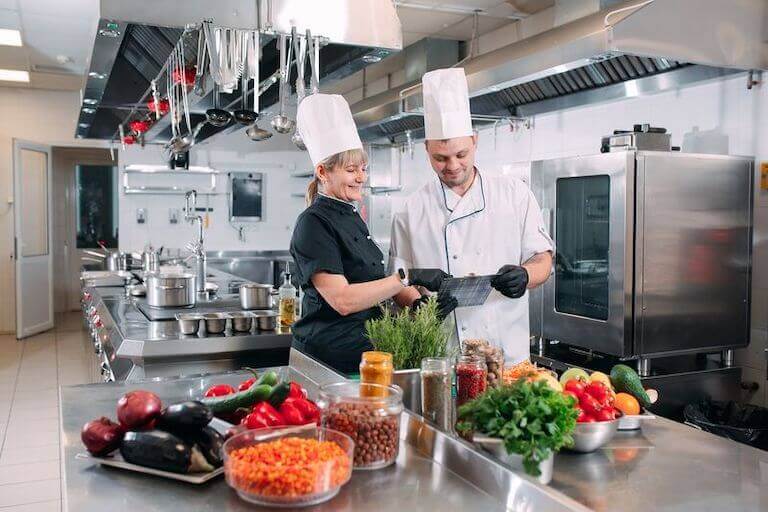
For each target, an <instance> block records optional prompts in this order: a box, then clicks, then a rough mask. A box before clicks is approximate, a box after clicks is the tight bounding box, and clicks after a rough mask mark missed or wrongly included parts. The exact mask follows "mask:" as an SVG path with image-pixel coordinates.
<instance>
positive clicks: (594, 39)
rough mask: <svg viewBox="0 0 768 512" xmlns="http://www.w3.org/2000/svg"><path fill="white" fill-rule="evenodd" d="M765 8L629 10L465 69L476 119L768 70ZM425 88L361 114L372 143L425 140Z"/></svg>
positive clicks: (656, 3) (756, 2) (664, 0)
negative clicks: (408, 134) (404, 137)
mask: <svg viewBox="0 0 768 512" xmlns="http://www.w3.org/2000/svg"><path fill="white" fill-rule="evenodd" d="M767 19H768V2H765V1H764V0H733V1H728V2H723V1H721V0H645V1H638V0H633V1H628V2H623V3H619V4H617V5H612V6H611V7H610V8H607V9H604V10H601V11H598V12H596V13H594V14H591V15H588V16H585V17H583V18H580V19H577V20H575V21H571V22H570V23H566V24H564V25H561V26H559V27H556V28H553V29H550V30H548V31H546V32H543V33H540V34H537V35H535V36H532V37H528V38H526V39H522V40H519V41H517V42H515V43H512V44H509V45H507V46H504V47H501V48H499V49H497V50H494V51H491V52H488V53H485V54H482V55H479V56H477V57H474V58H472V59H469V60H467V61H465V62H464V63H463V64H462V65H463V67H464V69H465V71H466V74H467V82H468V85H469V93H470V98H471V99H470V103H471V108H472V113H473V114H477V115H495V116H530V115H534V114H537V113H542V112H549V111H553V110H561V109H565V108H570V107H574V106H578V105H583V104H587V103H593V102H598V101H606V100H611V99H618V98H623V97H631V96H638V95H641V94H649V93H653V92H659V91H663V90H668V89H671V88H676V87H680V86H681V85H684V84H687V83H693V82H697V81H701V80H706V79H711V78H715V77H719V76H725V75H728V74H731V73H736V72H738V71H740V70H753V69H755V70H759V69H766V68H768V43H766V37H767V36H766V34H768V32H766V27H768V22H767V21H766V20H767ZM421 107H422V105H421V87H420V83H419V81H418V80H414V81H411V82H409V83H406V84H404V85H403V86H401V87H397V88H393V89H390V90H388V91H385V92H383V93H381V94H378V95H376V96H372V97H370V98H367V99H365V100H363V101H360V102H358V103H356V104H355V105H353V106H352V111H353V114H354V116H355V120H356V121H357V123H358V127H359V128H360V129H361V134H362V136H363V137H364V138H365V139H367V140H376V139H380V138H389V139H390V140H391V139H393V138H396V137H397V136H398V135H399V134H400V133H402V132H403V131H405V130H413V131H414V132H415V133H414V135H416V136H417V137H418V136H419V135H420V133H419V130H421V129H423V120H422V119H421V116H420V115H418V112H419V111H420V109H421Z"/></svg>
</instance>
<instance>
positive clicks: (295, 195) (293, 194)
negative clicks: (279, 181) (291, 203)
mask: <svg viewBox="0 0 768 512" xmlns="http://www.w3.org/2000/svg"><path fill="white" fill-rule="evenodd" d="M291 197H306V194H304V193H303V192H291Z"/></svg>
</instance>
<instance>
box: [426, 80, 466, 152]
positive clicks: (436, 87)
mask: <svg viewBox="0 0 768 512" xmlns="http://www.w3.org/2000/svg"><path fill="white" fill-rule="evenodd" d="M421 86H422V87H421V89H422V94H423V95H424V130H425V138H426V139H427V140H442V139H452V138H454V137H464V136H466V135H472V118H471V115H470V112H469V91H468V90H467V76H466V75H465V74H464V68H448V69H436V70H434V71H430V72H429V73H425V74H424V76H423V77H422V79H421Z"/></svg>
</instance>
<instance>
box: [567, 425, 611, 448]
mask: <svg viewBox="0 0 768 512" xmlns="http://www.w3.org/2000/svg"><path fill="white" fill-rule="evenodd" d="M618 426H619V420H617V419H616V420H613V421H596V422H594V423H577V424H576V430H574V432H573V440H574V443H573V447H571V448H569V449H570V450H572V451H574V452H580V453H589V452H593V451H595V450H597V449H598V448H601V447H603V446H605V445H606V444H608V442H609V441H610V440H611V439H613V436H614V435H616V429H617V428H618Z"/></svg>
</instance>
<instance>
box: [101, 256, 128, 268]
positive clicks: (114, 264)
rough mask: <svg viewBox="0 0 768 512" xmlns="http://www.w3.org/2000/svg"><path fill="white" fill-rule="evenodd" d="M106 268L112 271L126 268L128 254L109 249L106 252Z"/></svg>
mask: <svg viewBox="0 0 768 512" xmlns="http://www.w3.org/2000/svg"><path fill="white" fill-rule="evenodd" d="M106 262H107V270H111V271H113V272H116V271H119V270H128V255H127V254H126V253H124V252H120V251H109V252H108V253H107V259H106Z"/></svg>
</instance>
